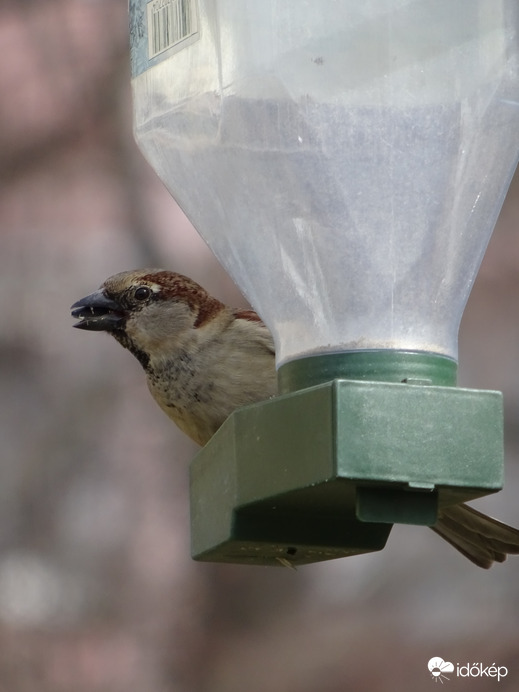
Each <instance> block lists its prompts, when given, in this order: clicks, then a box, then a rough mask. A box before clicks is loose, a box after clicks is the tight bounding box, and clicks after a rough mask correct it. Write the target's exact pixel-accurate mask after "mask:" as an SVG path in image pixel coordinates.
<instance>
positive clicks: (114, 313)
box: [70, 290, 125, 332]
mask: <svg viewBox="0 0 519 692" xmlns="http://www.w3.org/2000/svg"><path fill="white" fill-rule="evenodd" d="M70 309H71V311H72V317H76V318H77V319H78V320H79V322H76V324H74V325H73V326H74V327H77V328H78V329H90V330H92V331H98V332H101V331H105V332H111V331H113V330H114V329H117V328H118V327H120V326H121V323H122V322H123V320H124V319H125V314H124V309H123V308H122V307H121V305H119V303H117V302H116V301H115V300H112V298H108V297H107V296H106V295H105V294H104V293H103V291H102V290H99V291H96V292H95V293H91V294H90V295H89V296H86V298H81V300H78V302H77V303H74V305H73V306H72V307H71V308H70Z"/></svg>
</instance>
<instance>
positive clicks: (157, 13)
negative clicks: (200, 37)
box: [147, 0, 198, 59]
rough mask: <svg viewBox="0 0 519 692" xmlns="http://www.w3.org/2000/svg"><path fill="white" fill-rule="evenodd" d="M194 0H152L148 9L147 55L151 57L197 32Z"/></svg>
mask: <svg viewBox="0 0 519 692" xmlns="http://www.w3.org/2000/svg"><path fill="white" fill-rule="evenodd" d="M195 3H196V0H152V2H149V3H148V5H147V10H148V57H149V58H150V59H151V58H153V57H155V56H156V55H158V54H159V53H163V52H164V51H165V50H169V48H173V46H176V45H178V44H180V43H181V42H182V41H185V40H186V39H187V38H189V37H190V36H194V35H195V34H197V33H198V16H197V11H196V6H195Z"/></svg>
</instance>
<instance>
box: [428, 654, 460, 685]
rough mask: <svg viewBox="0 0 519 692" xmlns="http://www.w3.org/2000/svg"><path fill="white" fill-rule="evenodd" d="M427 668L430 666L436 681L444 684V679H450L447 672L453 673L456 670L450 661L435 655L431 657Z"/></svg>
mask: <svg viewBox="0 0 519 692" xmlns="http://www.w3.org/2000/svg"><path fill="white" fill-rule="evenodd" d="M427 668H429V672H430V673H431V677H432V678H433V680H434V682H438V681H439V682H441V684H442V685H443V681H444V680H448V679H449V678H448V677H447V676H446V675H445V673H452V672H453V671H454V664H453V663H450V661H444V660H443V658H440V657H439V656H435V657H434V658H431V659H430V661H429V663H428V664H427Z"/></svg>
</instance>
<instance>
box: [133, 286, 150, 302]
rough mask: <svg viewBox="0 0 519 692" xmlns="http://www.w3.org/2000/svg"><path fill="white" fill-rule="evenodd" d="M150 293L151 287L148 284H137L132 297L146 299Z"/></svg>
mask: <svg viewBox="0 0 519 692" xmlns="http://www.w3.org/2000/svg"><path fill="white" fill-rule="evenodd" d="M150 295H151V289H150V288H148V286H139V288H136V289H135V292H134V294H133V297H134V298H135V300H148V298H149V297H150Z"/></svg>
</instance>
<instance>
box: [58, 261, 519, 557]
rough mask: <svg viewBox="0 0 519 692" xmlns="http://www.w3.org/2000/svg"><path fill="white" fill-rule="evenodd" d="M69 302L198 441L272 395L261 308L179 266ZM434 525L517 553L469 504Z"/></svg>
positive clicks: (486, 548) (471, 550)
mask: <svg viewBox="0 0 519 692" xmlns="http://www.w3.org/2000/svg"><path fill="white" fill-rule="evenodd" d="M71 309H72V316H73V317H75V318H77V319H79V322H77V323H76V324H75V325H74V326H75V327H77V328H79V329H87V330H92V331H106V332H108V333H109V334H111V335H112V336H113V337H114V338H115V339H116V340H117V341H118V342H119V343H120V344H121V345H122V346H124V347H125V348H127V349H128V350H129V351H130V352H131V353H133V355H134V356H135V357H136V358H137V360H138V361H139V362H140V364H141V365H142V367H143V368H144V371H145V372H146V377H147V381H148V387H149V389H150V392H151V394H152V396H153V398H154V399H155V401H156V402H157V403H158V405H159V406H160V407H161V409H162V410H163V411H164V412H165V413H166V414H167V415H168V416H169V417H170V418H171V419H172V420H173V421H174V422H175V423H176V424H177V425H178V427H179V428H180V429H181V430H183V432H185V433H186V435H188V436H189V437H191V439H193V440H194V441H195V442H197V443H198V444H199V445H204V444H206V442H208V441H209V439H210V438H211V437H212V435H213V434H214V433H215V432H216V431H217V430H218V428H219V427H220V426H221V425H222V423H223V422H224V421H225V419H226V418H227V417H228V416H229V415H230V414H231V413H232V412H233V411H234V410H235V409H237V408H239V407H241V406H245V405H247V404H251V403H254V402H258V401H262V400H265V399H268V398H270V397H272V396H275V395H276V393H277V376H276V369H275V358H274V343H273V340H272V336H271V334H270V332H269V330H268V329H267V327H266V326H265V325H264V324H263V322H262V321H261V319H260V318H259V317H258V315H257V314H256V313H255V312H253V311H252V310H240V309H234V308H230V307H227V306H226V305H224V304H223V303H221V302H220V301H219V300H217V299H216V298H213V297H212V296H211V295H209V293H207V291H205V290H204V289H203V288H202V287H201V286H199V285H198V284H197V283H196V282H195V281H192V280H191V279H189V278H187V277H185V276H182V275H181V274H176V273H173V272H169V271H164V270H159V269H143V270H138V271H127V272H121V273H120V274H116V275H115V276H112V277H110V278H109V279H107V280H106V281H105V282H104V284H103V285H102V286H101V287H100V289H99V290H98V291H95V292H94V293H92V294H91V295H89V296H87V297H86V298H82V299H81V300H79V301H78V302H77V303H74V305H73V306H72V308H71ZM431 528H432V529H433V531H435V532H436V533H438V534H439V535H440V536H441V537H442V538H444V539H445V540H446V541H448V542H449V543H450V544H451V545H452V546H454V548H456V549H457V550H458V551H459V552H461V553H462V554H463V555H465V557H467V558H468V559H469V560H471V561H472V562H473V563H475V564H476V565H478V566H479V567H484V568H488V567H490V566H491V565H492V564H493V562H503V561H504V560H505V559H506V556H507V554H517V553H519V530H517V529H515V528H513V527H511V526H508V525H506V524H503V523H501V522H499V521H497V520H495V519H492V518H491V517H487V516H486V515H484V514H481V513H480V512H478V511H476V510H475V509H473V508H472V507H469V506H467V505H465V504H460V505H453V506H450V507H445V508H442V509H441V510H440V513H439V518H438V521H437V523H436V524H435V525H434V526H432V527H431Z"/></svg>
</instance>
